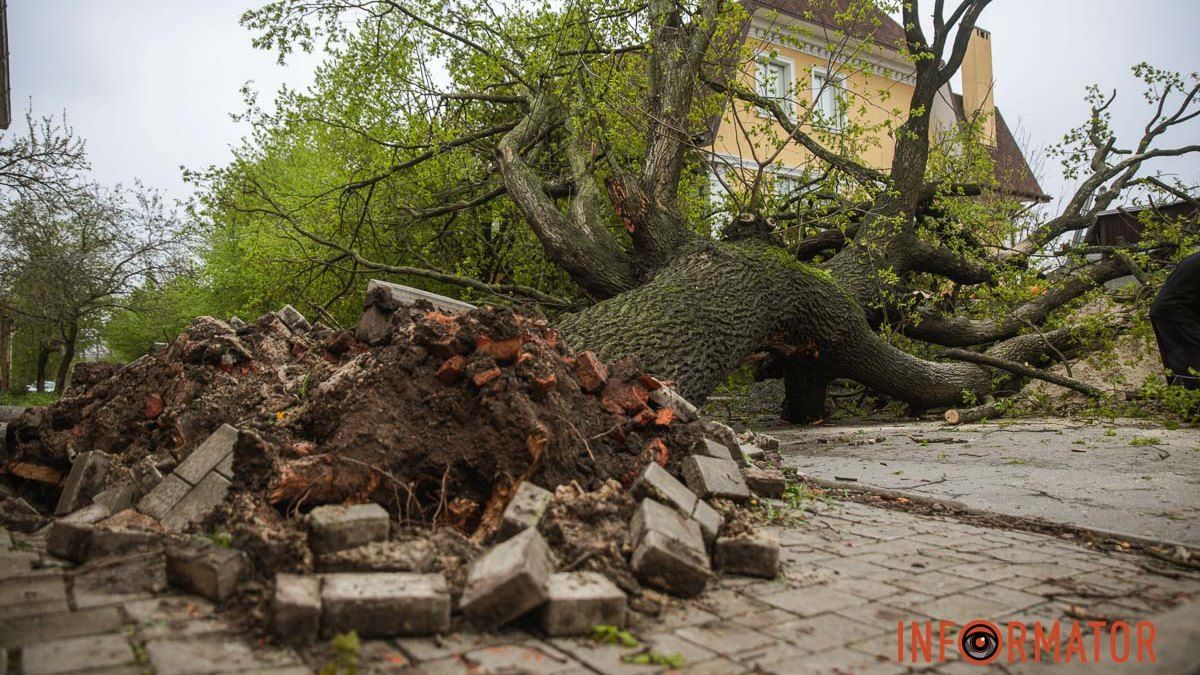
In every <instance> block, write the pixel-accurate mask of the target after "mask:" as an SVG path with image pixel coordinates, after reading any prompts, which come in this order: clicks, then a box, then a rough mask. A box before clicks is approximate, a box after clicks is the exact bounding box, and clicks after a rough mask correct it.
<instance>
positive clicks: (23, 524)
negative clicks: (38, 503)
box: [0, 496, 47, 532]
mask: <svg viewBox="0 0 1200 675" xmlns="http://www.w3.org/2000/svg"><path fill="white" fill-rule="evenodd" d="M46 521H47V518H46V517H45V516H43V515H42V514H41V513H39V512H38V510H37V509H36V508H34V506H33V505H32V504H30V503H29V502H27V501H25V500H24V499H23V498H21V497H12V496H2V497H0V525H2V526H4V527H6V528H8V529H10V530H16V531H17V532H33V531H34V530H38V529H41V527H42V526H43V525H45V524H46Z"/></svg>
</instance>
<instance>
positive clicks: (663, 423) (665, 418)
mask: <svg viewBox="0 0 1200 675" xmlns="http://www.w3.org/2000/svg"><path fill="white" fill-rule="evenodd" d="M674 419H675V411H674V410H671V409H670V408H663V409H662V410H659V411H658V414H657V415H655V416H654V424H656V425H658V426H660V427H669V426H671V422H672V421H673V420H674Z"/></svg>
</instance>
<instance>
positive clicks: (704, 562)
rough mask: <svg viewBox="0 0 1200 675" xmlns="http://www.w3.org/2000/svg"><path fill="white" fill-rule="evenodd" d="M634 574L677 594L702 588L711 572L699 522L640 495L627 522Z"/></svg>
mask: <svg viewBox="0 0 1200 675" xmlns="http://www.w3.org/2000/svg"><path fill="white" fill-rule="evenodd" d="M631 529H632V537H633V547H634V551H633V558H632V560H631V567H632V568H633V573H634V575H636V576H637V578H638V579H640V580H641V581H643V582H644V583H646V584H647V585H649V586H653V587H656V588H659V589H662V590H664V591H667V592H668V593H671V594H673V595H678V596H680V597H685V598H687V597H693V596H695V595H698V594H700V593H701V592H703V590H704V586H705V584H707V583H708V579H709V577H710V576H711V575H712V572H711V565H710V564H709V560H708V553H707V551H706V550H705V548H704V536H703V534H702V532H701V530H700V525H699V524H698V523H697V522H696V521H695V520H692V519H690V518H684V517H683V516H681V515H680V514H678V513H676V512H675V511H674V510H673V509H670V508H668V507H666V506H663V505H662V504H659V503H658V502H656V501H654V500H652V499H643V500H642V502H641V503H640V504H639V505H638V509H637V511H636V512H635V513H634V515H633V523H632V526H631Z"/></svg>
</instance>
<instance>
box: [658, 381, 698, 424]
mask: <svg viewBox="0 0 1200 675" xmlns="http://www.w3.org/2000/svg"><path fill="white" fill-rule="evenodd" d="M650 402H651V403H653V404H654V405H656V406H657V407H659V408H670V409H671V410H674V411H675V416H676V417H678V418H679V421H681V422H692V421H694V420H695V419H696V418H697V417H699V414H700V413H699V411H698V410H696V406H694V405H692V404H691V402H689V401H688V400H687V399H686V398H684V397H683V396H682V395H680V394H679V392H677V391H675V390H674V389H672V388H671V387H659V388H658V389H655V390H654V391H652V392H650Z"/></svg>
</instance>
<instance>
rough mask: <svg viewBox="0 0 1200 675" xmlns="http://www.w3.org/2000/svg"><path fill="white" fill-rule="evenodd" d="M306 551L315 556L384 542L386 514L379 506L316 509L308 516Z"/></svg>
mask: <svg viewBox="0 0 1200 675" xmlns="http://www.w3.org/2000/svg"><path fill="white" fill-rule="evenodd" d="M307 520H308V547H309V548H311V549H312V551H313V553H316V554H318V555H320V554H324V553H334V552H337V551H344V550H346V549H349V548H355V547H357V546H362V545H363V544H369V543H371V542H373V541H386V540H387V538H388V534H389V532H390V531H391V520H390V516H388V512H387V510H386V509H384V508H383V507H382V506H380V505H379V504H375V503H370V504H353V505H351V506H336V505H326V506H318V507H317V508H315V509H313V510H312V511H311V512H310V513H309V514H308V518H307Z"/></svg>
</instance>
